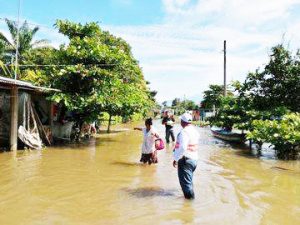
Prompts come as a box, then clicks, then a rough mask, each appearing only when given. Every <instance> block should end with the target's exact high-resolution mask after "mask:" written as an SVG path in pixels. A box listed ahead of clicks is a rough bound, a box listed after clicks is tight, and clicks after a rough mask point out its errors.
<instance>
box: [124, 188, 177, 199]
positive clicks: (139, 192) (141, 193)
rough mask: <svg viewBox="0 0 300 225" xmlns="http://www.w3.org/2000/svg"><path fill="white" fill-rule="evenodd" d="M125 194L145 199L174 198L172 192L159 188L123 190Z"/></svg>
mask: <svg viewBox="0 0 300 225" xmlns="http://www.w3.org/2000/svg"><path fill="white" fill-rule="evenodd" d="M123 190H124V191H125V192H127V193H129V194H130V195H132V196H134V197H137V198H147V197H156V196H159V197H169V196H175V194H174V192H175V191H174V190H165V189H162V188H159V187H144V188H135V189H131V188H125V189H123Z"/></svg>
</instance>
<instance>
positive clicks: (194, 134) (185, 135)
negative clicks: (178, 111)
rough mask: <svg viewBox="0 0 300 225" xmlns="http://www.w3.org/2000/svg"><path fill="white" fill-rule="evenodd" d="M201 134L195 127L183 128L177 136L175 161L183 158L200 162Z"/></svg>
mask: <svg viewBox="0 0 300 225" xmlns="http://www.w3.org/2000/svg"><path fill="white" fill-rule="evenodd" d="M198 142H199V133H198V131H197V130H196V129H195V127H194V126H193V125H188V126H186V127H185V128H183V129H182V130H181V131H180V133H179V134H178V136H177V140H176V146H175V149H174V160H175V161H178V160H179V159H181V158H182V157H183V156H186V157H188V158H190V159H194V160H198Z"/></svg>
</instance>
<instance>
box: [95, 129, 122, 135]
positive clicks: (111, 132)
mask: <svg viewBox="0 0 300 225" xmlns="http://www.w3.org/2000/svg"><path fill="white" fill-rule="evenodd" d="M125 131H128V129H120V130H111V131H110V132H109V133H107V131H106V130H100V132H99V134H107V135H109V134H118V133H121V132H125Z"/></svg>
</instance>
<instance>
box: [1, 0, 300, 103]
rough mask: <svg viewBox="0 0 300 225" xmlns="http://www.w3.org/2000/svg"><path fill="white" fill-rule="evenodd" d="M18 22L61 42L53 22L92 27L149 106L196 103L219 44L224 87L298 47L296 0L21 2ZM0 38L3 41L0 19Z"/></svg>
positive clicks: (211, 77) (6, 9) (214, 74)
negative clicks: (119, 46) (113, 43)
mask: <svg viewBox="0 0 300 225" xmlns="http://www.w3.org/2000/svg"><path fill="white" fill-rule="evenodd" d="M21 1H22V10H21V15H22V19H27V20H28V21H30V22H31V23H34V24H40V25H41V26H40V31H39V35H38V36H37V38H47V39H49V40H50V41H51V43H52V45H54V46H58V45H59V44H61V43H63V42H66V39H65V38H64V37H63V36H61V35H60V34H58V33H57V31H56V30H55V29H54V28H53V27H52V26H53V24H54V22H55V20H56V19H69V20H72V21H76V22H81V23H85V22H90V21H99V22H100V26H101V27H102V28H104V29H105V30H109V31H110V32H111V33H113V34H115V35H117V36H121V37H123V38H124V39H125V40H126V41H128V42H129V43H130V45H131V46H132V50H133V53H134V55H135V57H136V58H137V59H138V60H139V61H140V64H141V66H142V68H143V71H144V75H145V78H146V79H147V80H149V81H150V82H151V88H152V89H155V90H157V91H158V95H157V99H158V101H160V102H162V101H164V100H172V99H174V98H175V97H180V98H183V97H184V96H186V98H192V99H194V100H196V101H200V99H201V97H202V92H203V91H204V90H205V89H207V87H208V85H209V84H222V77H223V65H222V63H223V55H222V47H223V40H225V39H226V40H227V45H228V47H227V48H228V55H227V56H228V58H227V60H228V70H227V74H228V80H229V81H232V80H243V79H244V78H245V76H246V74H247V73H248V72H249V71H253V70H255V69H256V68H258V67H262V66H263V64H264V63H266V62H267V59H268V54H269V52H270V48H271V47H272V46H274V45H276V44H278V43H281V42H284V43H285V44H286V45H288V46H289V48H290V49H291V50H293V51H295V50H296V49H298V48H300V32H299V30H300V0H272V1H269V0H252V1H248V0H98V1H96V0H60V1H58V0H21ZM17 2H18V1H17V0H9V1H8V0H0V5H1V9H0V17H2V18H3V17H7V18H10V19H16V14H17ZM0 31H2V32H4V33H6V34H7V29H6V26H5V23H3V21H1V20H0Z"/></svg>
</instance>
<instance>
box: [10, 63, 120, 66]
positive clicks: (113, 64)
mask: <svg viewBox="0 0 300 225" xmlns="http://www.w3.org/2000/svg"><path fill="white" fill-rule="evenodd" d="M5 65H6V66H12V65H13V64H5ZM118 65H121V64H119V63H112V64H101V63H99V64H48V65H47V64H44V65H42V64H28V65H26V64H24V65H19V67H67V66H118Z"/></svg>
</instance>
